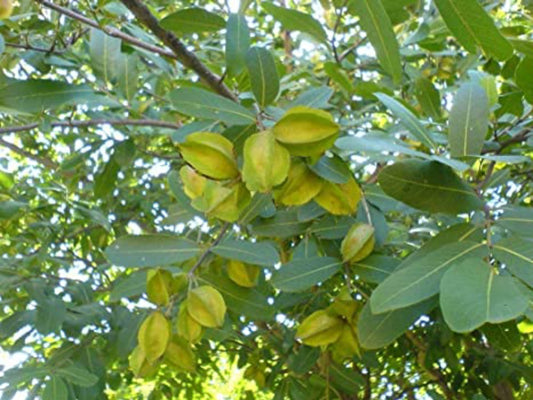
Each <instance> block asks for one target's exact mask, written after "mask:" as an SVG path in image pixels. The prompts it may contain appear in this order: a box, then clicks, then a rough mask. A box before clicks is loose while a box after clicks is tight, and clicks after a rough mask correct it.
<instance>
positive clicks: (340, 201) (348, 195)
mask: <svg viewBox="0 0 533 400" xmlns="http://www.w3.org/2000/svg"><path fill="white" fill-rule="evenodd" d="M361 196H362V194H361V189H360V188H359V185H358V184H357V182H355V179H353V178H350V180H349V181H348V182H346V183H341V184H337V183H332V182H324V184H323V185H322V190H321V191H320V193H318V195H317V196H316V197H315V201H316V202H317V203H318V204H319V205H320V206H321V207H322V208H325V209H326V210H328V211H329V212H330V213H331V214H334V215H351V214H353V213H355V210H357V204H358V203H359V200H361Z"/></svg>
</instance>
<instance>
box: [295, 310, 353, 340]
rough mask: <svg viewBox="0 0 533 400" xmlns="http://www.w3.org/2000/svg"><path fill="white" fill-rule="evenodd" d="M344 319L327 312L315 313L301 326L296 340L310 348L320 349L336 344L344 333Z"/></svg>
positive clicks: (297, 331)
mask: <svg viewBox="0 0 533 400" xmlns="http://www.w3.org/2000/svg"><path fill="white" fill-rule="evenodd" d="M342 325H343V322H342V319H340V318H338V317H336V316H333V315H331V314H330V313H328V312H327V311H326V310H319V311H315V312H314V313H312V314H311V315H309V316H308V317H307V318H306V319H304V320H303V322H302V323H301V324H300V326H299V327H298V329H297V330H296V338H298V339H300V340H301V341H302V342H303V343H304V344H306V345H308V346H313V347H318V346H325V345H328V344H330V343H334V342H336V341H337V339H338V338H339V336H340V334H341V332H342Z"/></svg>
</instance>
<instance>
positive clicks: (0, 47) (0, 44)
mask: <svg viewBox="0 0 533 400" xmlns="http://www.w3.org/2000/svg"><path fill="white" fill-rule="evenodd" d="M5 50H6V41H5V40H4V37H3V36H2V35H0V55H1V54H2V53H3V52H4V51H5Z"/></svg>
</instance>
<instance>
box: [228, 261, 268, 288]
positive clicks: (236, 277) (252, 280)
mask: <svg viewBox="0 0 533 400" xmlns="http://www.w3.org/2000/svg"><path fill="white" fill-rule="evenodd" d="M227 271H228V276H229V278H230V279H231V280H232V281H233V282H235V283H236V284H237V285H239V286H243V287H248V288H251V287H254V286H255V285H257V279H258V278H259V273H260V272H261V270H260V269H259V267H256V266H255V265H246V264H244V263H242V262H240V261H236V260H230V261H229V262H228V266H227Z"/></svg>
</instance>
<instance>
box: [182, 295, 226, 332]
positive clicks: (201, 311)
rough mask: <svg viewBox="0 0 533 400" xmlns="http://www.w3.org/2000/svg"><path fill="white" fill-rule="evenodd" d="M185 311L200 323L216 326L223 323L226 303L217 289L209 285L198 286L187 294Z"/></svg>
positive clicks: (209, 326)
mask: <svg viewBox="0 0 533 400" xmlns="http://www.w3.org/2000/svg"><path fill="white" fill-rule="evenodd" d="M187 311H188V312H189V315H190V316H191V317H192V318H193V319H194V320H195V321H196V322H198V323H199V324H200V325H202V326H205V327H207V328H217V327H221V326H222V324H224V317H225V315H226V303H225V302H224V298H223V297H222V295H221V294H220V292H219V291H218V290H216V289H215V288H213V287H211V286H199V287H197V288H196V289H193V290H191V291H190V292H189V295H188V296H187Z"/></svg>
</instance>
